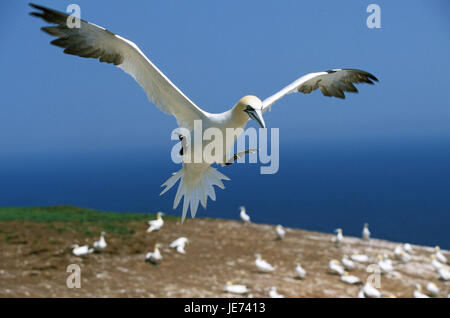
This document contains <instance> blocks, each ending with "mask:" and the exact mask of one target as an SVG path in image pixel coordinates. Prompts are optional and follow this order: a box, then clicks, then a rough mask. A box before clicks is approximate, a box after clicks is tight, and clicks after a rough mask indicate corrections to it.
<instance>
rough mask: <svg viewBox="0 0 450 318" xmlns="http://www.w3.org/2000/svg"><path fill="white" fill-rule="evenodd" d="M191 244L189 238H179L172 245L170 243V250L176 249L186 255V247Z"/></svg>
mask: <svg viewBox="0 0 450 318" xmlns="http://www.w3.org/2000/svg"><path fill="white" fill-rule="evenodd" d="M187 244H189V240H188V238H187V237H179V238H177V239H176V240H175V241H173V242H172V243H170V245H169V247H170V248H176V249H177V252H178V253H181V254H186V251H185V250H184V248H185V246H186V245H187Z"/></svg>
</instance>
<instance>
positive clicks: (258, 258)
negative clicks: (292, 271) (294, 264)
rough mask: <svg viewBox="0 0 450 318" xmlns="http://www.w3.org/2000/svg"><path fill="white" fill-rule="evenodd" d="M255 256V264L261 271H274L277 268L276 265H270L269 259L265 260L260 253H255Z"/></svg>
mask: <svg viewBox="0 0 450 318" xmlns="http://www.w3.org/2000/svg"><path fill="white" fill-rule="evenodd" d="M255 257H256V260H255V265H256V267H257V268H258V269H259V270H260V271H261V272H272V271H274V270H275V267H273V266H272V265H270V264H269V263H268V262H267V261H265V260H263V259H262V258H261V255H260V254H255Z"/></svg>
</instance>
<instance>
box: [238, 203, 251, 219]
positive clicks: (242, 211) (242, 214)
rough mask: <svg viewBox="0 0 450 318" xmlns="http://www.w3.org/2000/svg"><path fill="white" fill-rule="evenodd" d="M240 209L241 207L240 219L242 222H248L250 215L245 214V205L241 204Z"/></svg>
mask: <svg viewBox="0 0 450 318" xmlns="http://www.w3.org/2000/svg"><path fill="white" fill-rule="evenodd" d="M240 209H241V213H240V216H241V220H242V221H243V222H244V223H249V222H250V216H249V215H248V214H247V212H246V210H245V206H241V207H240Z"/></svg>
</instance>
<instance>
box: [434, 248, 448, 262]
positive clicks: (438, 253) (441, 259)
mask: <svg viewBox="0 0 450 318" xmlns="http://www.w3.org/2000/svg"><path fill="white" fill-rule="evenodd" d="M434 250H435V253H434V255H436V259H437V260H438V261H439V262H441V263H442V264H446V263H447V257H445V256H444V254H442V252H441V248H440V247H439V246H436V247H435V248H434Z"/></svg>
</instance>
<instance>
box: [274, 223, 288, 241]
mask: <svg viewBox="0 0 450 318" xmlns="http://www.w3.org/2000/svg"><path fill="white" fill-rule="evenodd" d="M275 232H276V233H277V238H278V239H279V240H282V239H284V236H285V235H286V231H285V230H284V228H283V227H282V226H281V225H280V224H278V225H277V227H276V228H275Z"/></svg>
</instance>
